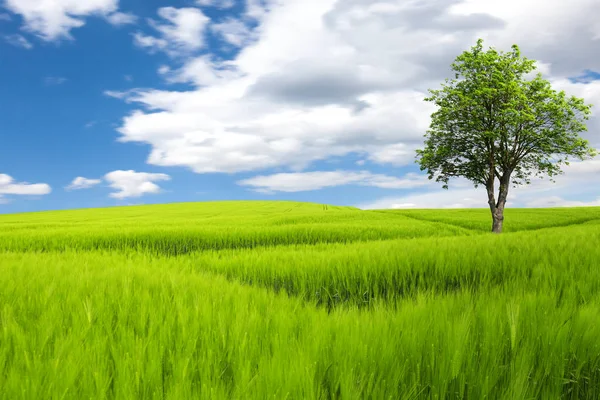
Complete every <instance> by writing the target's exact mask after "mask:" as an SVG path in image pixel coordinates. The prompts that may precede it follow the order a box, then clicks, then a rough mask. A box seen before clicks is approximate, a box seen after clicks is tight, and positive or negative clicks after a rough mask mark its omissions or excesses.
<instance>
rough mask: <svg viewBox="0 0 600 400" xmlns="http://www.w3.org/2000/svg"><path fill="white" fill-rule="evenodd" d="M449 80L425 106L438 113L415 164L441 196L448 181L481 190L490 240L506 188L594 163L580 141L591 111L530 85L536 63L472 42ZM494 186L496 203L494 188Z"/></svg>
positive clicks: (545, 86) (538, 80) (541, 84)
mask: <svg viewBox="0 0 600 400" xmlns="http://www.w3.org/2000/svg"><path fill="white" fill-rule="evenodd" d="M451 67H452V70H453V71H454V72H455V78H454V79H452V80H449V79H446V81H445V83H443V84H442V88H441V89H440V90H429V93H430V96H429V97H427V98H426V99H425V100H426V101H428V102H432V103H434V104H435V105H436V106H437V111H435V112H434V113H433V114H432V115H431V125H430V127H429V129H428V130H427V133H426V135H425V147H424V149H421V150H417V163H419V164H420V167H421V170H422V171H423V170H427V173H428V175H429V179H433V178H435V179H436V181H437V182H442V183H443V184H444V185H443V188H444V189H448V181H449V179H450V178H452V177H463V178H466V179H468V180H470V181H471V182H473V184H474V186H475V187H476V188H477V187H479V185H483V186H485V188H486V189H487V198H488V204H489V207H490V211H491V213H492V220H493V223H492V232H495V233H500V232H502V223H503V221H504V207H505V204H506V199H507V196H508V188H509V186H510V185H511V183H512V184H513V186H518V185H522V184H529V183H530V182H531V178H532V177H543V176H545V175H547V176H549V177H550V180H551V181H554V180H553V177H554V176H556V175H558V174H561V173H562V170H561V165H563V164H565V165H568V164H569V161H568V160H569V157H574V158H577V159H580V160H584V159H587V158H591V157H594V156H595V155H596V151H595V150H594V149H592V148H591V147H590V146H589V143H588V142H587V141H586V140H584V139H582V138H581V137H580V136H579V133H580V132H583V131H586V130H587V128H586V125H585V122H584V121H586V120H587V119H588V118H589V116H590V114H591V105H586V104H585V103H584V100H583V99H579V98H576V97H567V96H566V95H565V93H564V92H563V91H561V92H557V91H555V90H553V89H552V88H551V85H550V82H548V81H547V80H545V79H543V78H542V75H541V73H538V74H537V75H536V76H535V77H531V75H530V73H531V72H533V71H534V70H535V69H536V66H535V61H533V60H529V59H527V58H525V57H522V56H521V52H520V50H519V47H518V46H517V45H513V46H512V51H511V52H508V53H505V52H498V51H496V50H495V49H493V48H490V49H489V50H487V51H485V52H484V51H483V40H482V39H479V40H478V41H477V44H476V45H475V46H474V47H472V48H471V50H470V51H465V52H464V53H462V54H461V55H459V56H458V57H457V58H456V60H455V61H454V62H453V63H452V65H451ZM496 180H497V181H498V182H499V189H498V197H497V199H496V196H495V190H494V186H495V182H496Z"/></svg>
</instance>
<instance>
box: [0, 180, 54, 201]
mask: <svg viewBox="0 0 600 400" xmlns="http://www.w3.org/2000/svg"><path fill="white" fill-rule="evenodd" d="M51 191H52V188H51V187H50V185H48V184H46V183H27V182H15V180H14V179H13V178H12V177H11V176H10V175H6V174H0V202H6V199H5V198H4V197H3V195H7V194H8V195H17V196H36V195H44V194H48V193H50V192H51Z"/></svg>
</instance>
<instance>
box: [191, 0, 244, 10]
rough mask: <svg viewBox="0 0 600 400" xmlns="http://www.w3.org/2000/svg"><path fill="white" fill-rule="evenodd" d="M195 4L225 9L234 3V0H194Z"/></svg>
mask: <svg viewBox="0 0 600 400" xmlns="http://www.w3.org/2000/svg"><path fill="white" fill-rule="evenodd" d="M196 4H198V5H199V6H204V7H216V8H220V9H226V8H231V7H233V6H234V5H235V0H196Z"/></svg>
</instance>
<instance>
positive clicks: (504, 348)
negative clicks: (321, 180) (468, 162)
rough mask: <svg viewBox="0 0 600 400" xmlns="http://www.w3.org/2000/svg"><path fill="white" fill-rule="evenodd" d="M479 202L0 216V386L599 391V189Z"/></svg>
mask: <svg viewBox="0 0 600 400" xmlns="http://www.w3.org/2000/svg"><path fill="white" fill-rule="evenodd" d="M484 215H485V214H484V213H483V212H482V211H481V210H465V211H462V210H461V211H457V210H435V211H423V210H417V211H412V210H410V211H409V210H402V211H384V212H381V211H360V210H357V209H352V208H344V207H333V206H328V207H324V206H323V205H317V204H308V203H291V202H223V203H204V204H180V205H162V206H139V207H123V208H113V209H98V210H74V211H62V212H44V213H30V214H21V215H4V216H0V398H1V399H11V400H12V399H38V398H39V399H82V398H86V399H88V398H89V399H129V398H140V399H188V398H210V399H227V398H234V399H248V398H257V399H263V398H276V399H283V398H288V399H338V398H339V399H366V398H370V399H462V398H470V399H486V398H487V399H554V398H556V399H558V398H563V399H597V398H600V341H598V339H597V338H598V337H600V268H598V267H599V266H600V245H598V244H599V243H600V208H580V209H575V208H573V209H560V210H558V209H557V210H550V211H549V210H510V214H509V216H508V217H507V222H506V228H507V230H508V231H509V233H506V234H504V235H501V236H496V235H492V234H489V233H487V230H488V229H487V228H485V229H484V224H483V223H484V222H485V221H484V219H483V217H484ZM436 216H437V217H436ZM595 216H596V217H595ZM554 217H555V218H554ZM552 221H554V222H552ZM488 222H489V221H488ZM488 225H489V224H488ZM280 235H281V236H280Z"/></svg>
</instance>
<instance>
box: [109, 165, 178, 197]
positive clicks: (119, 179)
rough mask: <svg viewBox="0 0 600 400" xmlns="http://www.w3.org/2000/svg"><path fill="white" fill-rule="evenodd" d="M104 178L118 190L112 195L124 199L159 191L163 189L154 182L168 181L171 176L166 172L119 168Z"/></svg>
mask: <svg viewBox="0 0 600 400" xmlns="http://www.w3.org/2000/svg"><path fill="white" fill-rule="evenodd" d="M104 179H105V180H106V181H107V182H108V183H109V185H110V187H112V188H113V189H116V190H117V192H114V193H111V194H110V197H113V198H115V199H124V198H128V197H140V196H143V195H144V194H147V193H159V192H160V191H161V189H160V187H159V186H158V185H157V184H155V183H154V182H156V181H168V180H170V179H171V178H170V177H169V175H166V174H153V173H147V172H136V171H133V170H128V171H121V170H118V171H113V172H109V173H108V174H106V175H104Z"/></svg>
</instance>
